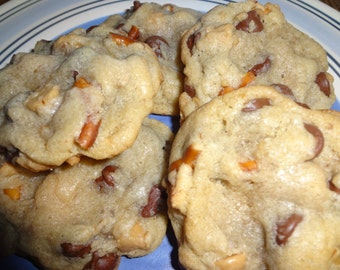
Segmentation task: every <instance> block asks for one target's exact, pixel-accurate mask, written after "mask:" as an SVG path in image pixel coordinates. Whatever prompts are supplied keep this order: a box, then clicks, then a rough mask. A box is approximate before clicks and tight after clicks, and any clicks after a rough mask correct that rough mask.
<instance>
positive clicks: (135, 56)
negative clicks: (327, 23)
mask: <svg viewBox="0 0 340 270" xmlns="http://www.w3.org/2000/svg"><path fill="white" fill-rule="evenodd" d="M327 69H328V62H327V55H326V53H325V50H324V49H323V48H322V47H321V46H320V44H318V43H317V42H316V41H315V40H313V39H312V38H310V37H308V36H307V35H306V34H304V33H302V32H300V31H299V30H297V29H296V28H294V27H293V26H292V25H291V24H289V23H288V22H287V21H286V19H285V17H284V15H283V14H282V12H281V11H280V9H279V7H278V6H277V5H274V4H271V3H268V4H265V5H262V4H259V3H257V2H256V1H252V0H250V1H245V2H240V3H231V4H228V5H218V6H216V7H215V8H213V9H212V10H210V11H208V12H207V13H206V14H204V15H203V14H201V13H200V12H198V11H195V10H192V9H188V8H182V7H178V6H175V5H172V4H165V5H160V4H156V3H140V2H138V1H134V3H133V6H132V7H131V9H129V10H127V11H126V12H125V13H124V14H115V15H112V16H110V17H109V18H108V19H107V20H106V21H104V22H103V23H102V24H100V25H96V26H93V27H90V28H88V29H75V30H74V31H72V32H70V33H68V34H65V35H63V36H61V37H59V38H58V39H56V40H53V41H46V40H42V41H39V42H37V44H36V46H35V48H34V50H33V51H32V52H31V53H19V54H16V55H15V56H14V57H13V59H12V61H11V63H9V64H8V65H7V66H6V67H5V68H4V69H2V70H0V107H1V112H0V147H1V148H0V162H1V167H0V191H1V190H2V192H0V226H1V233H0V234H1V240H0V246H1V252H0V253H1V254H2V253H3V254H8V253H18V254H22V255H25V256H29V257H30V258H31V259H32V260H34V261H35V262H37V264H39V265H41V266H42V267H43V268H48V269H97V270H98V269H117V268H118V267H119V261H120V257H121V256H128V257H139V256H144V255H146V254H149V253H151V252H152V251H153V250H154V249H155V248H157V247H158V246H159V244H160V243H161V241H162V239H163V238H164V236H165V233H166V228H167V223H168V222H167V220H168V218H170V221H171V225H172V227H173V230H174V233H175V236H176V238H177V241H178V246H179V250H178V255H179V261H180V263H181V264H182V265H183V266H184V267H185V269H198V270H200V269H234V270H239V269H240V270H241V269H340V248H339V247H340V233H337V228H338V227H339V226H340V215H339V214H340V199H339V194H340V182H339V181H340V161H339V160H340V143H339V142H338V141H339V140H337V134H340V114H339V113H338V112H335V111H331V110H329V109H330V107H331V106H332V104H333V103H334V101H335V94H334V89H333V85H332V83H333V78H332V76H331V75H330V74H329V73H328V72H327ZM150 114H157V115H162V116H164V115H165V116H167V117H168V116H170V117H173V120H174V121H176V120H178V119H180V123H179V129H178V132H177V134H176V135H175V138H174V139H173V132H172V131H171V130H170V128H169V127H167V126H166V125H165V124H164V123H161V122H159V121H158V120H154V119H150V118H149V117H148V116H149V115H150Z"/></svg>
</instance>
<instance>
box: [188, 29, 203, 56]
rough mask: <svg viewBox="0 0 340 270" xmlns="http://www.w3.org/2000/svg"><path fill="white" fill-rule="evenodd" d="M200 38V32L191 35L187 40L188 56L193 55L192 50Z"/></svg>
mask: <svg viewBox="0 0 340 270" xmlns="http://www.w3.org/2000/svg"><path fill="white" fill-rule="evenodd" d="M200 38H201V32H196V33H193V34H191V35H190V36H189V37H188V39H187V46H188V48H189V51H190V54H191V55H192V54H193V48H194V46H195V45H196V43H197V41H198V40H199V39H200Z"/></svg>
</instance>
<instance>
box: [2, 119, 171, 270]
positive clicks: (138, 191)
mask: <svg viewBox="0 0 340 270" xmlns="http://www.w3.org/2000/svg"><path fill="white" fill-rule="evenodd" d="M171 138H172V132H171V131H170V129H169V128H168V127H167V126H165V125H164V124H163V123H160V122H158V121H157V120H151V119H146V120H144V121H143V125H142V128H141V131H140V133H139V135H138V137H137V139H136V141H135V143H134V144H133V145H132V146H131V147H130V148H128V149H127V150H125V151H124V152H122V153H121V154H120V155H118V156H116V157H115V158H113V159H107V160H104V161H96V160H93V159H88V158H83V159H82V160H81V162H79V163H78V164H77V165H75V166H70V165H67V164H65V165H63V166H61V167H58V168H57V169H55V170H54V171H53V172H50V173H48V172H40V173H32V172H30V171H28V170H24V169H22V168H21V167H16V166H14V165H11V164H9V163H4V164H3V165H2V167H1V168H0V176H1V177H0V190H1V192H0V213H1V215H0V223H1V224H2V225H1V226H2V230H1V233H0V234H1V240H0V248H1V250H2V253H5V251H7V252H8V253H10V252H13V251H15V252H19V254H20V253H23V254H26V255H28V256H30V257H32V258H35V259H36V260H37V261H38V262H39V264H40V265H42V266H43V267H44V268H45V269H102V268H90V265H91V264H92V265H94V264H96V263H98V261H99V262H102V263H107V264H109V265H111V268H110V267H109V268H105V269H113V268H112V266H116V267H118V265H119V258H120V256H122V255H126V256H129V257H137V256H143V255H146V254H149V253H150V252H152V251H153V250H154V249H155V248H156V247H158V245H159V244H160V243H161V241H162V240H163V238H164V236H165V232H166V228H167V221H168V217H167V214H166V199H165V197H164V195H165V189H164V188H163V187H162V181H163V180H164V178H165V176H166V171H167V164H168V154H169V153H168V152H169V151H168V149H169V147H167V145H168V143H169V142H170V140H171ZM86 267H88V268H86Z"/></svg>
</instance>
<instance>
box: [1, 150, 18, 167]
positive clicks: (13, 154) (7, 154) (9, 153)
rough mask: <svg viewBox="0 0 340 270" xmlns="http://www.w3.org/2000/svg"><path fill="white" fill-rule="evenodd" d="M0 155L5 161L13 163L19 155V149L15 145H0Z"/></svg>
mask: <svg viewBox="0 0 340 270" xmlns="http://www.w3.org/2000/svg"><path fill="white" fill-rule="evenodd" d="M0 155H2V156H3V157H4V158H5V160H6V162H9V163H12V164H14V163H15V159H16V158H17V157H18V156H19V150H18V149H17V148H15V147H9V148H7V147H4V146H0Z"/></svg>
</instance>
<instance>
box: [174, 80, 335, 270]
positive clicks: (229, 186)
mask: <svg viewBox="0 0 340 270" xmlns="http://www.w3.org/2000/svg"><path fill="white" fill-rule="evenodd" d="M339 132H340V114H339V113H338V112H335V111H327V110H326V111H318V110H311V109H307V108H305V107H302V106H301V105H299V104H297V103H296V102H294V101H293V100H291V99H289V98H287V97H285V96H284V95H281V94H280V93H278V92H277V91H276V90H275V89H274V88H272V87H268V86H248V87H245V88H240V89H238V90H235V91H232V92H230V93H228V94H226V95H224V96H220V97H216V98H214V99H213V100H212V101H210V102H209V103H207V104H205V105H203V106H201V107H200V108H199V109H197V110H196V111H194V112H193V113H192V114H190V116H189V117H188V118H187V119H186V120H185V121H184V123H183V124H182V126H181V127H180V129H179V131H178V133H177V134H176V137H175V140H174V143H173V147H172V151H171V156H170V169H169V189H168V193H169V199H168V204H169V216H170V219H171V222H172V226H173V228H174V231H175V234H176V237H177V239H178V242H179V259H180V262H181V263H182V264H183V265H184V267H185V269H247V270H248V269H257V270H258V269H315V270H317V269H340V264H339V254H340V253H339V243H340V233H339V230H338V228H339V226H340V215H339V214H340V213H339V211H340V199H339V198H340V197H339V194H340V192H339V191H340V189H339V188H340V185H339V179H340V162H339V157H340V142H339Z"/></svg>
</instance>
